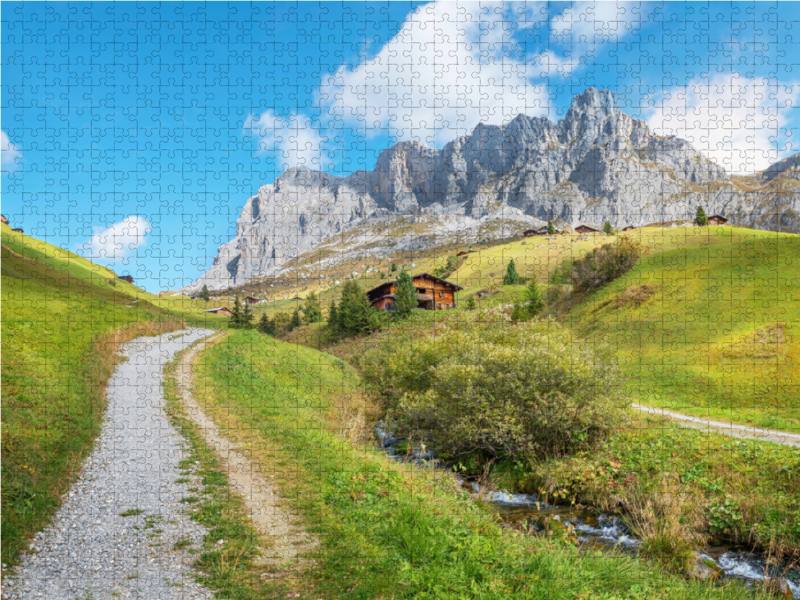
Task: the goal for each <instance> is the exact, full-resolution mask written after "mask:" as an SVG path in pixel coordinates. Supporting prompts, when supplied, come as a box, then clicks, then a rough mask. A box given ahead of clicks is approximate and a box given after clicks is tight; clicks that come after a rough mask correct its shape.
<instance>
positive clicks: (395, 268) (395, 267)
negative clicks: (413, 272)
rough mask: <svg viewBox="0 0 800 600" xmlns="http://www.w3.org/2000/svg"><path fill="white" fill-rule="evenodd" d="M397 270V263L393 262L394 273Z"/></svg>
mask: <svg viewBox="0 0 800 600" xmlns="http://www.w3.org/2000/svg"><path fill="white" fill-rule="evenodd" d="M395 271H397V264H396V263H392V273H394V272H395Z"/></svg>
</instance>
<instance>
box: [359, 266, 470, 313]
mask: <svg viewBox="0 0 800 600" xmlns="http://www.w3.org/2000/svg"><path fill="white" fill-rule="evenodd" d="M411 281H412V282H413V283H414V287H415V288H417V308H418V309H421V310H444V309H448V308H456V292H458V291H459V290H463V289H464V288H462V287H461V286H458V285H456V284H454V283H450V282H449V281H447V280H445V279H441V278H440V277H434V276H433V275H430V274H428V273H420V274H419V275H414V276H413V277H412V278H411ZM396 292H397V280H395V281H387V282H386V283H382V284H381V285H379V286H378V287H375V288H372V289H371V290H369V291H368V292H367V296H368V297H369V302H370V304H371V305H372V306H373V308H377V309H378V310H387V311H392V310H395V304H394V298H395V293H396Z"/></svg>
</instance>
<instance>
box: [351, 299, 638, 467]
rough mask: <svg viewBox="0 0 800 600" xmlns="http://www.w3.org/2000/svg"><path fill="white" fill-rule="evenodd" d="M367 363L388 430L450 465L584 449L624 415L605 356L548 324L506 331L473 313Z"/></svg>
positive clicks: (500, 322)
mask: <svg viewBox="0 0 800 600" xmlns="http://www.w3.org/2000/svg"><path fill="white" fill-rule="evenodd" d="M466 314H467V315H470V314H475V313H466ZM371 358H372V360H370V361H368V364H367V365H366V373H367V377H368V378H369V379H370V381H371V382H372V384H373V385H374V386H375V387H376V389H377V390H379V391H380V392H381V394H382V396H383V398H384V400H385V402H386V408H387V409H388V410H387V414H388V418H389V419H390V421H391V423H392V427H393V428H394V430H395V431H396V432H397V433H398V434H401V435H405V436H408V437H410V438H411V439H414V440H418V441H422V442H424V443H426V444H428V445H429V446H430V447H432V448H434V449H436V450H437V451H439V452H442V453H445V454H446V455H450V456H453V457H455V456H461V455H464V454H468V453H472V452H480V453H483V454H484V455H486V456H491V457H500V458H503V457H517V456H520V457H521V456H524V457H528V458H533V457H535V456H540V457H542V456H563V455H565V454H568V453H571V452H573V451H575V450H577V449H582V448H589V447H591V446H592V445H593V444H595V443H596V442H597V441H598V440H600V439H602V438H604V437H606V436H607V435H608V434H609V433H610V432H612V431H614V430H615V429H616V428H617V427H618V426H619V424H620V423H621V420H622V419H623V416H624V408H625V405H626V401H625V399H624V396H623V393H622V388H621V381H620V378H619V375H618V371H617V369H616V367H615V366H614V364H613V363H612V358H611V355H610V353H607V352H605V351H596V350H593V349H592V348H590V347H589V346H587V345H586V344H585V343H582V342H579V341H578V340H574V341H573V340H572V339H571V338H570V336H569V333H568V332H567V330H565V329H564V328H563V327H562V326H561V325H559V324H558V323H557V322H555V321H553V320H545V321H539V320H534V321H527V322H521V323H517V324H514V323H512V322H511V321H510V319H509V318H508V316H506V315H503V314H501V313H499V312H495V311H480V312H478V313H477V314H476V316H475V318H474V320H468V321H467V322H466V323H464V322H463V321H462V322H461V323H460V324H459V326H458V328H457V329H444V330H443V333H439V334H437V335H436V336H435V337H433V336H431V337H426V338H423V339H422V340H419V341H417V342H415V343H414V344H411V345H397V346H392V347H389V348H384V349H383V350H381V351H378V355H377V356H373V357H371Z"/></svg>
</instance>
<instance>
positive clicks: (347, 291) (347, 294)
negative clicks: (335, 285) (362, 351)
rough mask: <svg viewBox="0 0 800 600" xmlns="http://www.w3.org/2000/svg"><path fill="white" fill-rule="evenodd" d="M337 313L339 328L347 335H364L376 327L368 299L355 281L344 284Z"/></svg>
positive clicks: (376, 323)
mask: <svg viewBox="0 0 800 600" xmlns="http://www.w3.org/2000/svg"><path fill="white" fill-rule="evenodd" d="M338 313H339V316H338V320H339V323H340V328H341V330H342V331H344V332H345V333H347V334H350V335H357V334H359V333H366V332H367V331H369V330H371V329H377V327H378V320H377V317H376V316H375V315H374V314H373V313H372V307H371V306H370V305H369V298H367V295H366V294H365V293H364V291H363V290H362V289H361V286H360V285H358V282H357V281H352V280H351V281H347V282H346V283H345V284H344V287H343V288H342V301H341V303H340V304H339V309H338Z"/></svg>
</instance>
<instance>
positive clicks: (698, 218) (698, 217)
mask: <svg viewBox="0 0 800 600" xmlns="http://www.w3.org/2000/svg"><path fill="white" fill-rule="evenodd" d="M694 224H695V225H699V226H700V227H705V226H706V225H708V216H706V211H704V210H703V207H702V206H698V207H697V214H695V216H694Z"/></svg>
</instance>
